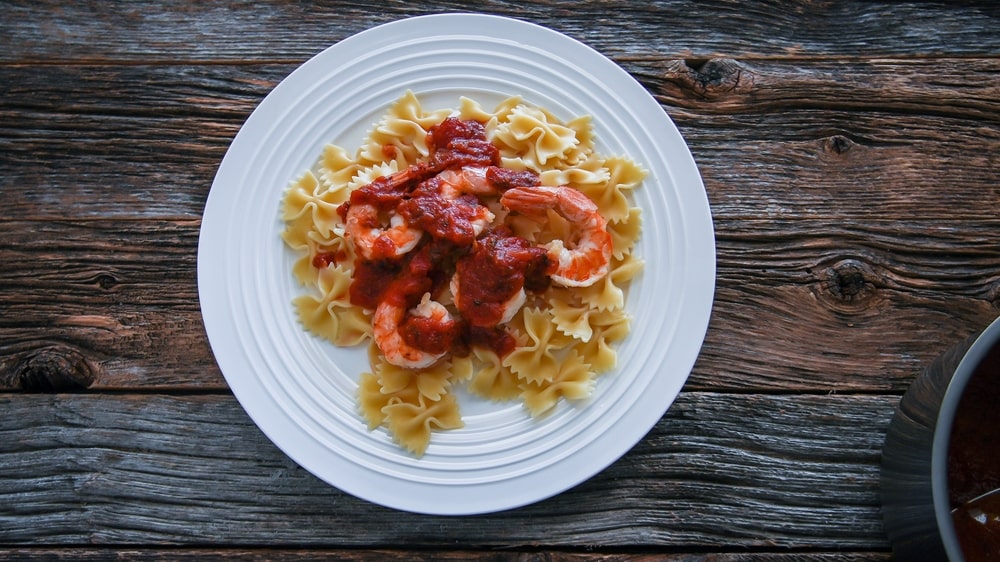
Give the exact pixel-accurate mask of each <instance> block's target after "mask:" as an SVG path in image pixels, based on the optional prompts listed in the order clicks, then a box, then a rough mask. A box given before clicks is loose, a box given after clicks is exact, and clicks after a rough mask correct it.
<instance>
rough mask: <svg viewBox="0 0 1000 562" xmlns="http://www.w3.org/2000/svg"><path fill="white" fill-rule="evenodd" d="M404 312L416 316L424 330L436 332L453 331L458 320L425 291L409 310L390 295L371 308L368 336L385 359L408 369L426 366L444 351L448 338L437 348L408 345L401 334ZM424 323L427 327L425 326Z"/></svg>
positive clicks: (449, 332)
mask: <svg viewBox="0 0 1000 562" xmlns="http://www.w3.org/2000/svg"><path fill="white" fill-rule="evenodd" d="M408 316H409V317H410V318H409V319H411V320H416V321H417V322H418V323H419V324H420V325H421V326H422V327H423V328H424V329H425V331H429V332H431V333H437V334H451V333H454V332H455V330H456V328H457V325H458V322H457V320H455V318H454V317H452V315H451V313H449V312H448V309H447V308H445V306H444V305H442V304H441V303H439V302H436V301H433V300H431V299H430V294H429V293H426V294H424V296H423V298H422V299H421V301H420V304H418V305H417V306H416V307H414V308H412V309H410V310H407V309H406V308H405V307H404V306H400V305H399V304H396V303H394V302H393V299H387V300H384V301H382V303H380V304H379V305H378V308H376V309H375V315H374V316H373V318H372V336H373V339H374V340H375V344H376V345H378V348H379V349H380V350H381V351H382V354H383V355H384V356H385V360H386V361H388V362H389V363H391V364H393V365H396V366H397V367H404V368H408V369H423V368H425V367H430V366H431V365H433V364H434V363H436V362H437V361H438V360H440V359H441V358H442V357H444V356H445V354H447V352H448V351H447V348H448V346H449V345H450V342H448V343H447V344H442V345H440V346H437V347H441V349H431V350H430V351H427V350H423V349H418V348H417V347H414V346H413V345H410V344H409V343H407V342H406V338H405V337H404V335H403V327H404V322H405V321H406V320H407V319H408V318H407V317H408ZM427 327H430V328H431V330H426V328H427ZM431 347H432V348H433V347H435V346H431Z"/></svg>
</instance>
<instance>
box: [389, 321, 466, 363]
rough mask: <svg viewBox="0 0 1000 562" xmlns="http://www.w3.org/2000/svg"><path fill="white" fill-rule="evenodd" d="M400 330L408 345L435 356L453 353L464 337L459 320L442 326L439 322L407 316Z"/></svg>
mask: <svg viewBox="0 0 1000 562" xmlns="http://www.w3.org/2000/svg"><path fill="white" fill-rule="evenodd" d="M399 330H400V333H401V334H402V336H403V341H404V342H406V343H407V344H408V345H410V346H412V347H414V348H416V349H420V350H422V351H426V352H428V353H434V354H439V353H447V352H450V351H452V350H453V349H454V348H455V345H456V343H457V342H459V341H460V338H461V337H462V324H461V322H458V321H457V320H456V321H453V322H448V323H445V324H443V325H442V323H440V322H438V321H437V320H433V319H429V318H423V317H420V316H407V317H406V319H405V320H404V321H403V324H402V325H401V326H400V328H399Z"/></svg>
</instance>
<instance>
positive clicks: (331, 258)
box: [312, 251, 347, 269]
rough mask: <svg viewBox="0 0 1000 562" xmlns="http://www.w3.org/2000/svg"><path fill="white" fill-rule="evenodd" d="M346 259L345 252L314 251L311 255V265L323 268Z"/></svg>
mask: <svg viewBox="0 0 1000 562" xmlns="http://www.w3.org/2000/svg"><path fill="white" fill-rule="evenodd" d="M346 259H347V254H346V253H345V252H342V251H338V252H316V255H314V256H313V259H312V266H313V267H315V268H316V269H323V268H324V267H328V266H330V265H336V264H337V263H338V262H342V261H344V260H346Z"/></svg>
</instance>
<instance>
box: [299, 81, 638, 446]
mask: <svg viewBox="0 0 1000 562" xmlns="http://www.w3.org/2000/svg"><path fill="white" fill-rule="evenodd" d="M595 138H596V135H595V132H594V129H593V124H592V122H591V119H590V117H589V116H586V115H584V116H579V117H576V118H574V119H571V120H568V121H563V120H560V119H558V118H557V117H556V116H554V115H553V114H552V113H550V112H549V111H547V110H545V109H544V108H541V107H536V106H532V105H529V104H527V103H525V102H524V101H523V100H522V99H521V98H520V97H517V96H512V97H510V98H507V99H505V100H503V101H502V102H501V103H500V104H498V105H497V106H496V107H495V108H493V109H492V110H486V109H484V108H483V107H482V106H481V105H480V104H479V103H478V102H476V101H474V100H472V99H470V98H465V97H463V98H461V99H460V100H459V104H458V108H457V109H436V110H427V109H425V108H424V107H423V105H422V103H421V101H420V99H419V98H418V97H417V96H416V95H415V94H414V93H413V92H409V91H408V92H406V93H405V94H403V95H402V96H401V97H400V98H399V99H398V100H397V101H396V102H395V103H393V104H392V105H391V107H389V108H388V110H387V111H386V113H385V115H383V116H382V118H381V119H380V120H379V121H378V122H377V123H375V124H374V125H373V128H372V129H371V130H370V131H369V133H368V135H367V137H366V139H365V140H364V142H363V143H362V144H361V145H360V146H359V147H358V149H357V150H356V151H355V152H354V153H353V155H352V154H351V153H350V152H349V151H348V150H346V149H344V148H342V147H340V146H337V145H334V144H329V145H327V146H325V147H324V148H323V150H322V153H321V154H320V155H319V158H318V159H317V162H316V165H315V166H314V167H313V168H312V169H311V170H307V171H305V172H304V173H303V174H302V175H301V176H299V177H298V178H296V179H294V180H293V181H292V182H291V183H290V184H289V185H288V187H287V189H286V190H285V193H284V196H283V200H282V207H281V217H282V219H283V221H284V225H285V228H284V231H283V233H282V238H283V240H284V242H285V244H286V245H287V247H288V248H289V249H290V250H291V251H293V252H295V253H296V254H297V255H298V256H299V257H298V259H297V260H296V261H295V263H294V265H293V269H292V274H293V276H294V277H295V278H296V279H297V280H298V281H299V282H300V284H301V285H302V287H303V290H304V293H303V294H301V295H299V296H297V297H295V298H294V300H293V308H294V310H295V312H296V315H297V317H298V320H299V322H300V323H301V324H302V326H303V327H304V328H305V329H306V330H308V331H309V332H310V333H312V334H314V335H316V336H318V337H321V338H324V339H326V340H328V341H330V342H331V343H333V344H334V345H337V346H358V345H363V344H365V343H366V342H367V344H368V359H369V361H368V363H369V371H368V372H364V373H360V374H359V377H360V378H359V380H358V386H357V397H356V398H357V404H358V410H359V412H360V415H361V417H362V418H363V419H364V421H365V422H366V423H367V426H368V428H369V430H374V429H377V428H379V427H382V428H385V430H386V431H387V432H388V433H389V434H390V435H391V436H392V438H393V439H394V440H395V441H396V442H397V443H399V445H400V446H402V447H403V448H405V449H406V450H408V451H410V452H411V453H412V454H413V455H416V456H418V457H419V456H421V455H423V454H424V453H425V452H426V450H427V447H428V446H429V444H430V442H431V437H432V435H433V433H434V432H435V431H439V430H448V429H456V428H460V427H462V426H463V422H462V417H461V413H460V410H459V403H458V400H456V398H455V394H454V392H453V389H454V388H455V386H456V385H459V384H464V385H465V387H466V388H467V389H468V390H469V391H470V392H471V393H472V394H474V395H476V396H479V397H482V398H485V399H488V400H493V401H510V400H520V401H521V402H522V404H523V405H524V408H525V410H526V411H527V412H528V413H529V414H530V415H531V416H535V417H537V416H542V415H545V414H546V413H548V412H551V411H552V410H553V408H555V407H556V406H557V405H558V404H559V403H560V402H561V401H564V400H565V401H570V402H575V401H581V400H586V399H587V398H588V397H590V395H591V393H592V392H593V388H594V385H595V380H596V377H597V376H599V375H600V374H601V373H604V372H606V371H609V370H611V369H613V368H614V367H615V365H616V364H617V355H616V352H615V345H616V344H617V343H618V342H620V341H621V340H623V339H624V338H625V337H626V336H627V335H628V332H629V325H630V318H629V316H628V314H627V313H626V310H625V299H626V294H627V288H628V285H629V283H630V282H631V281H632V280H633V279H635V278H636V277H637V276H638V275H639V274H640V272H641V270H642V260H641V259H640V258H639V257H638V256H636V255H635V254H634V253H633V250H634V248H635V245H636V242H637V241H638V239H639V236H640V233H641V212H640V209H639V208H638V207H635V206H634V205H633V204H632V202H631V193H632V191H633V190H635V189H637V188H638V187H639V186H640V185H641V184H642V181H643V179H644V177H645V175H646V173H645V171H644V170H643V169H642V167H641V166H640V165H639V164H638V163H636V162H634V161H633V160H632V159H630V158H628V157H626V156H602V155H600V154H598V153H597V152H596V151H595V148H594V147H595ZM386 201H390V202H391V204H388V203H386ZM442 201H443V203H442ZM540 202H541V203H540ZM581 216H583V217H585V218H581ZM428 217H430V218H428ZM511 256H513V257H511ZM594 256H598V257H597V259H596V260H595V258H594ZM601 256H603V257H601ZM504 260H507V261H504ZM491 291H492V292H491ZM421 295H423V296H422V298H420V297H421ZM418 301H419V302H418Z"/></svg>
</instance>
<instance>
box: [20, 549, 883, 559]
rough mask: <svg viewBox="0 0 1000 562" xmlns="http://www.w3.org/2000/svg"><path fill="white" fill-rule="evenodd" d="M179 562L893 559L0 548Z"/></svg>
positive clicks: (32, 555)
mask: <svg viewBox="0 0 1000 562" xmlns="http://www.w3.org/2000/svg"><path fill="white" fill-rule="evenodd" d="M134 559H141V560H147V561H150V562H156V561H166V562H175V561H176V562H180V561H186V560H197V561H198V562H203V561H205V562H212V561H215V560H220V561H226V560H239V561H247V562H272V561H275V562H282V561H286V560H291V561H294V562H326V561H328V560H341V561H345V562H347V561H369V560H370V561H376V562H382V561H393V560H403V561H405V562H416V561H431V560H439V561H453V560H454V561H459V562H465V561H473V562H696V561H711V562H771V561H774V562H786V561H788V562H875V561H886V562H887V561H889V560H891V559H892V556H891V555H890V553H888V552H878V551H874V552H873V551H864V552H816V551H809V552H794V553H789V552H781V551H777V552H775V551H770V552H768V551H761V552H741V553H725V552H723V553H713V554H704V553H685V552H670V553H667V552H656V553H655V554H650V553H639V552H636V551H635V550H634V549H629V550H628V551H627V552H626V553H616V552H614V551H613V550H612V551H611V552H565V551H558V550H544V551H539V550H528V551H520V550H501V551H496V550H486V551H482V550H421V551H412V550H385V549H372V550H360V549H336V550H329V549H298V550H292V549H279V548H258V549H241V548H215V549H210V548H170V549H152V548H141V549H140V548H128V549H119V548H60V549H52V548H8V549H0V560H11V561H13V562H32V561H35V560H46V561H51V560H80V561H90V560H134Z"/></svg>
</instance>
